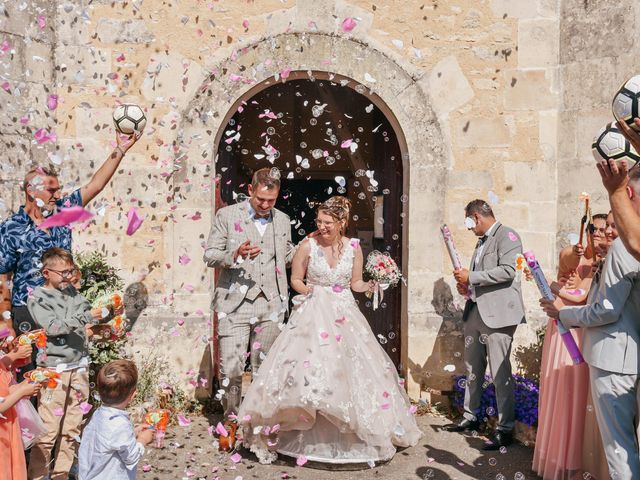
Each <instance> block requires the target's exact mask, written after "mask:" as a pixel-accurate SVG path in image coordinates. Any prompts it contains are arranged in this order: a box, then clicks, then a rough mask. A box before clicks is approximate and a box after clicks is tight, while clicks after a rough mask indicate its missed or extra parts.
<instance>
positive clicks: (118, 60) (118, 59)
mask: <svg viewBox="0 0 640 480" xmlns="http://www.w3.org/2000/svg"><path fill="white" fill-rule="evenodd" d="M116 62H124V53H121V54H120V55H118V56H117V57H116Z"/></svg>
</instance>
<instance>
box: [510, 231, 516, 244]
mask: <svg viewBox="0 0 640 480" xmlns="http://www.w3.org/2000/svg"><path fill="white" fill-rule="evenodd" d="M509 240H511V241H512V242H517V241H518V236H517V235H516V234H515V233H513V232H509Z"/></svg>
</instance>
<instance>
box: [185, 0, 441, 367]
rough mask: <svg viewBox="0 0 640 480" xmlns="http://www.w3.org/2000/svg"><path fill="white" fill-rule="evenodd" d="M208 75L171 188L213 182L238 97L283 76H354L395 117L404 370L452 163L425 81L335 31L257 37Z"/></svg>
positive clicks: (436, 263)
mask: <svg viewBox="0 0 640 480" xmlns="http://www.w3.org/2000/svg"><path fill="white" fill-rule="evenodd" d="M303 3H308V2H306V0H305V2H303ZM365 59H366V61H364V60H365ZM206 71H208V72H210V73H209V74H208V75H207V76H206V78H205V79H204V80H203V82H202V84H201V86H200V88H199V89H198V90H197V92H196V93H195V95H194V97H193V98H192V99H191V100H190V101H189V103H188V104H187V105H186V106H185V108H184V110H183V112H182V118H181V119H180V127H181V128H180V130H179V134H178V136H179V139H178V140H179V145H181V147H180V151H179V152H177V153H176V159H177V160H178V159H179V160H180V162H179V163H181V165H180V166H181V167H182V168H181V169H180V170H178V169H177V168H176V170H177V172H176V175H175V176H174V179H173V180H174V184H177V183H178V182H180V181H181V180H184V179H185V178H186V177H189V180H190V181H191V182H192V183H193V182H194V181H197V182H203V183H205V182H212V181H213V178H214V177H215V171H214V170H213V169H214V159H213V158H212V157H213V155H215V151H216V149H217V144H218V141H219V139H220V135H221V133H220V129H221V127H223V126H224V125H226V121H227V120H228V118H229V117H230V116H231V115H233V113H234V112H235V110H236V109H237V106H238V102H239V99H241V98H246V97H247V94H248V93H249V94H250V93H251V90H252V89H256V88H261V85H267V86H268V85H269V84H270V83H272V82H273V83H275V82H278V81H286V79H284V78H283V77H286V76H287V75H293V76H298V75H301V74H305V72H309V73H308V74H310V75H313V72H323V75H326V76H330V75H333V74H335V75H339V76H340V77H341V78H348V79H352V80H353V81H354V82H358V83H359V84H361V85H363V86H365V87H366V88H367V91H368V93H369V94H370V96H371V98H372V99H374V98H375V99H379V100H378V101H379V103H378V105H377V106H379V107H380V106H382V108H383V109H384V111H385V112H388V113H390V114H391V115H390V116H389V118H390V119H393V122H394V123H393V127H394V129H396V134H397V135H398V138H399V139H401V141H403V142H404V145H403V149H404V154H403V169H404V172H405V173H404V183H405V185H404V187H405V188H404V192H405V193H408V195H409V201H408V202H407V204H406V206H405V221H404V222H403V238H404V243H405V245H404V247H403V266H402V267H403V272H404V273H405V275H406V276H407V278H408V281H409V283H408V285H409V288H408V289H405V290H407V291H405V293H404V294H403V318H402V322H401V330H402V336H403V338H402V342H401V348H402V359H403V361H402V363H403V365H406V364H407V362H406V361H405V359H406V358H407V357H408V356H409V355H410V352H409V349H408V331H409V323H410V322H411V321H412V317H415V318H417V316H418V315H421V314H426V313H428V312H431V311H432V307H431V306H430V305H428V304H429V302H430V301H431V292H430V291H429V290H428V287H427V285H432V284H433V283H434V282H435V281H436V279H438V278H440V277H441V273H440V272H441V264H440V262H441V260H440V259H441V258H442V255H441V241H440V238H439V234H438V228H439V226H440V224H441V223H442V221H443V218H444V200H445V185H446V171H447V166H448V165H449V161H448V152H447V148H446V142H445V140H444V135H443V134H442V133H441V129H440V126H439V123H438V120H437V117H436V114H435V113H434V111H433V108H432V107H431V101H430V98H429V95H428V93H427V92H426V91H425V88H424V85H425V83H424V81H422V80H421V78H420V77H419V76H418V75H417V74H416V73H415V72H413V71H412V69H411V67H410V66H407V65H402V60H400V59H394V58H393V54H392V53H390V52H386V51H385V49H384V48H382V47H380V46H377V45H376V44H375V42H373V41H369V40H368V39H367V38H366V37H365V38H356V37H351V36H345V35H341V34H337V33H336V32H335V31H324V32H321V31H314V32H309V31H306V32H305V31H297V32H296V31H287V32H284V33H275V34H273V35H270V36H265V37H261V38H259V39H256V40H255V41H252V42H251V43H249V44H248V45H246V46H243V47H241V48H237V49H235V50H231V51H227V52H225V53H224V54H220V58H218V59H212V61H211V63H210V64H209V65H207V66H206ZM262 88H264V87H262ZM203 158H204V159H207V160H208V161H203V160H202V159H203ZM212 191H213V189H212ZM212 197H213V194H212V195H211V196H210V197H209V198H203V196H200V197H199V198H195V199H193V198H188V199H185V202H184V206H188V207H191V208H193V207H194V206H195V207H198V210H200V211H202V216H203V217H204V218H207V214H209V215H212V214H213V208H212V207H213V198H212ZM407 219H408V221H407ZM179 231H180V228H179V225H176V226H175V227H174V245H176V243H177V241H178V240H179V239H178V237H179V235H180V234H179ZM409 246H411V252H409ZM409 259H410V260H411V261H410V262H409ZM408 291H411V296H409V295H408ZM425 304H427V305H425Z"/></svg>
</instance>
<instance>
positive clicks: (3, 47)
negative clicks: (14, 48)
mask: <svg viewBox="0 0 640 480" xmlns="http://www.w3.org/2000/svg"><path fill="white" fill-rule="evenodd" d="M10 49H11V44H10V43H9V41H8V40H3V41H2V43H0V52H2V53H4V52H8V51H9V50H10Z"/></svg>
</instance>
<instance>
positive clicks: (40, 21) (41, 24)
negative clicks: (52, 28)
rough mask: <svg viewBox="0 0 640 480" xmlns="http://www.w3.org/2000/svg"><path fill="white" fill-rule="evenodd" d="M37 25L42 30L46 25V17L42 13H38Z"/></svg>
mask: <svg viewBox="0 0 640 480" xmlns="http://www.w3.org/2000/svg"><path fill="white" fill-rule="evenodd" d="M38 26H39V27H40V30H44V28H45V27H46V26H47V19H46V18H45V17H44V15H38Z"/></svg>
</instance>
